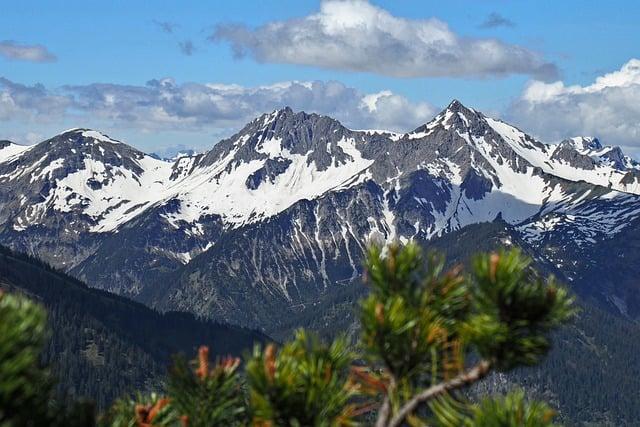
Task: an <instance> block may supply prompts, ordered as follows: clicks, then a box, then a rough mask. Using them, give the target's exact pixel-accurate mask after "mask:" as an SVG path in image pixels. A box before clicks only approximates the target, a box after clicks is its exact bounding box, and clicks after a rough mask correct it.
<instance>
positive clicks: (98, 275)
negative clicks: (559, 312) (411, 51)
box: [0, 101, 640, 329]
mask: <svg viewBox="0 0 640 427" xmlns="http://www.w3.org/2000/svg"><path fill="white" fill-rule="evenodd" d="M5 149H6V148H5ZM12 150H14V151H15V148H13V149H12ZM0 153H2V150H0ZM0 158H2V156H0ZM638 170H639V169H638V164H637V163H636V162H634V161H632V160H631V159H629V158H628V157H626V156H624V155H623V154H622V152H621V151H620V150H619V149H617V148H615V147H603V146H602V145H601V144H600V143H599V141H597V140H595V139H588V138H574V139H572V140H568V141H564V142H563V143H561V144H558V145H551V144H545V143H542V142H540V141H537V140H535V139H534V138H532V137H531V136H528V135H526V134H525V133H523V132H522V131H520V130H518V129H517V128H515V127H512V126H510V125H508V124H506V123H504V122H501V121H499V120H494V119H491V118H489V117H486V116H485V115H483V114H482V113H480V112H478V111H476V110H473V109H471V108H467V107H465V106H463V105H462V104H461V103H459V102H458V101H453V102H452V103H451V104H450V105H449V106H448V107H447V108H446V109H445V110H443V111H442V112H441V113H440V114H438V115H437V116H436V117H435V118H434V119H433V120H432V121H430V122H429V123H426V124H424V125H423V126H420V127H418V128H417V129H415V130H414V131H412V132H409V133H406V134H394V133H390V132H380V131H376V132H372V131H353V130H350V129H347V128H345V127H344V126H342V125H341V124H340V123H339V122H337V121H336V120H334V119H331V118H329V117H325V116H319V115H317V114H306V113H303V112H300V113H295V112H293V111H292V110H291V109H289V108H284V109H282V110H278V111H274V112H272V113H270V114H264V115H262V116H261V117H258V118H256V119H255V120H253V121H252V122H250V123H248V124H247V125H246V126H245V127H244V128H243V129H241V130H240V131H239V132H238V133H237V134H235V135H233V136H232V137H230V138H228V139H226V140H223V141H221V142H220V143H218V144H217V145H215V146H214V147H213V148H212V149H211V150H210V151H209V152H207V153H203V154H198V155H193V156H184V157H180V158H178V159H176V160H175V161H173V163H172V162H167V161H161V160H157V159H155V158H153V157H151V156H147V155H145V154H143V153H140V152H139V151H137V150H135V149H133V148H131V147H128V146H126V145H125V144H122V143H119V142H118V141H114V140H112V139H110V138H108V137H106V136H104V135H102V134H99V133H97V132H94V131H89V130H85V129H76V130H71V131H68V132H66V133H63V134H62V135H60V136H58V137H55V138H52V139H50V140H47V141H45V142H43V143H41V144H38V145H37V146H35V147H31V148H28V149H24V150H23V151H22V152H18V153H17V154H11V155H9V154H7V156H6V160H4V161H0V172H2V173H0V202H1V203H0V224H1V227H2V229H1V230H2V231H0V241H2V242H5V243H6V244H8V245H10V246H11V247H13V248H16V249H19V250H23V251H26V252H28V253H31V254H35V255H38V256H41V257H43V258H44V259H46V260H47V261H49V262H51V263H52V264H53V265H55V266H57V267H60V268H64V269H65V270H66V271H69V272H71V273H72V274H74V275H75V276H77V277H79V278H81V279H83V280H85V281H87V282H88V283H91V285H92V286H95V287H99V288H102V289H107V290H112V291H115V292H118V293H121V294H124V295H127V296H130V297H133V298H136V299H138V300H140V301H143V302H145V303H147V304H153V305H155V306H157V307H162V308H164V309H172V308H175V307H180V308H182V309H188V310H191V311H194V312H196V313H198V314H200V315H203V316H207V317H212V318H216V319H222V320H227V321H233V322H237V323H241V324H245V325H249V326H252V327H265V328H267V329H268V328H270V327H272V326H273V327H275V328H279V326H278V325H279V324H280V323H281V322H280V320H281V318H282V317H285V316H282V317H279V316H278V317H276V318H273V316H271V315H270V313H272V312H273V310H280V309H282V310H284V313H288V312H291V311H292V310H293V311H295V310H298V309H299V308H301V307H302V308H305V307H307V306H308V304H309V303H310V302H313V301H315V300H317V299H320V298H322V297H323V295H324V294H326V293H327V292H331V290H332V289H333V288H335V287H336V286H343V285H346V284H347V283H349V282H350V281H352V279H353V278H355V277H357V276H358V275H359V274H360V263H361V259H362V255H363V250H364V247H365V246H366V244H367V242H368V241H369V240H371V239H374V240H382V241H387V242H388V241H392V240H396V239H398V240H401V241H406V240H409V239H417V240H424V241H427V240H429V239H432V238H434V237H436V236H440V235H443V234H446V233H449V232H452V231H455V230H458V229H460V228H462V227H464V226H466V225H469V224H477V223H482V222H491V221H494V220H496V219H502V220H504V221H506V222H507V223H508V224H510V225H513V226H515V227H516V229H517V231H518V233H519V235H520V236H521V238H522V239H523V241H526V242H527V243H528V244H530V245H532V246H535V247H537V248H539V249H540V250H542V251H545V249H544V248H545V247H550V246H554V247H555V246H558V245H564V246H563V247H564V248H565V249H566V252H571V253H572V254H577V253H581V254H583V255H584V254H588V253H589V250H590V249H589V248H591V247H593V246H594V245H597V244H598V243H599V242H601V241H604V240H607V239H611V238H612V236H615V235H617V234H619V233H621V232H622V231H623V230H624V229H625V227H627V226H628V225H629V224H631V223H633V221H634V220H635V219H636V218H638V217H639V216H640V203H639V200H640V196H638V195H637V194H635V192H636V190H637V188H640V187H637V185H638V176H636V175H637V173H638ZM121 248H124V250H121ZM547 252H548V251H547ZM547 255H548V256H551V255H550V253H547ZM632 294H633V292H631V293H627V294H625V295H624V296H619V295H618V296H616V297H618V298H627V299H629V303H631V302H632V301H634V298H635V296H634V295H635V294H634V295H632ZM604 299H605V300H607V301H613V300H614V299H613V297H612V296H611V295H607V296H605V298H604ZM623 302H624V303H625V304H626V303H627V302H626V300H625V301H623ZM610 305H612V303H610ZM618 305H620V304H618ZM612 307H613V308H615V307H616V306H615V305H612Z"/></svg>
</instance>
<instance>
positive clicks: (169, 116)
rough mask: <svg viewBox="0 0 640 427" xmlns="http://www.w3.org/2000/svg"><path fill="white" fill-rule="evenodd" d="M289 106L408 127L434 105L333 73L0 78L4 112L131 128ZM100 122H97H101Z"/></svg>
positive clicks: (246, 116) (189, 124)
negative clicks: (259, 81) (90, 80)
mask: <svg viewBox="0 0 640 427" xmlns="http://www.w3.org/2000/svg"><path fill="white" fill-rule="evenodd" d="M284 106H291V107H292V108H293V109H294V110H304V111H307V112H317V113H321V114H326V115H330V116H332V117H335V118H337V119H338V120H340V121H342V122H343V123H344V124H345V125H346V126H349V127H352V128H358V129H363V128H366V129H371V128H382V129H390V130H401V131H406V130H410V129H413V128H415V127H417V126H419V125H420V124H421V123H423V122H425V121H427V120H428V119H430V118H431V117H433V115H434V114H435V113H436V110H435V108H434V107H433V106H432V105H430V104H428V103H424V102H417V103H416V102H411V101H410V100H408V99H407V98H405V97H403V96H400V95H397V94H394V93H392V92H390V91H382V92H379V93H374V94H366V93H362V92H360V91H358V90H357V89H354V88H352V87H348V86H346V85H344V84H343V83H340V82H335V81H327V82H324V81H314V82H296V81H293V82H282V83H277V84H273V85H269V86H258V87H244V86H239V85H222V84H199V83H184V84H179V83H176V82H175V81H174V80H172V79H161V80H151V81H149V82H147V84H145V85H142V86H134V85H118V84H104V83H94V84H89V85H75V86H64V87H61V88H56V89H49V88H45V87H44V86H42V85H35V86H26V85H22V84H19V83H15V82H12V81H10V80H8V79H5V78H0V120H2V121H10V120H12V121H16V120H23V121H31V122H42V121H44V122H54V121H55V120H61V119H65V120H67V121H69V120H72V121H73V122H74V124H75V125H76V126H85V125H88V126H90V127H91V126H94V127H95V126H99V125H100V123H103V124H105V123H106V124H108V125H109V126H110V127H121V128H133V129H137V130H140V131H145V132H147V131H148V132H154V131H163V130H172V131H175V130H177V131H189V132H202V131H203V130H215V129H234V130H237V129H239V128H240V127H241V126H242V125H244V124H245V123H246V122H248V121H250V120H251V119H253V118H254V117H256V116H258V115H260V114H262V113H264V112H268V111H272V110H274V109H277V108H281V107H284ZM97 122H98V123H97ZM96 123H97V124H96Z"/></svg>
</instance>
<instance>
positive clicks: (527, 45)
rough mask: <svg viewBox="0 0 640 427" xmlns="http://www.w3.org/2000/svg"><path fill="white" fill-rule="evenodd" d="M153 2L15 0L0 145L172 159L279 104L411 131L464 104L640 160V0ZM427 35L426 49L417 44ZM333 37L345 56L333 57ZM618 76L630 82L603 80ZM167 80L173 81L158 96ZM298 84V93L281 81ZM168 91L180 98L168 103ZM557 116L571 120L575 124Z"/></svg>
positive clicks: (8, 14)
mask: <svg viewBox="0 0 640 427" xmlns="http://www.w3.org/2000/svg"><path fill="white" fill-rule="evenodd" d="M145 3H147V2H131V1H129V2H124V1H111V2H97V1H65V2H62V1H49V2H43V1H37V2H36V1H21V2H12V3H11V4H9V3H8V2H7V3H5V4H3V11H2V13H1V14H0V77H1V78H3V80H0V138H3V137H4V138H11V139H14V140H17V141H19V142H23V143H24V142H34V141H37V140H38V139H39V138H42V139H44V138H46V137H49V136H52V135H53V134H55V133H56V132H59V131H61V130H63V129H65V128H68V127H74V126H86V127H94V128H98V129H100V130H103V131H105V132H106V133H109V134H110V135H111V136H113V137H116V138H122V139H125V140H126V141H127V142H129V143H131V144H132V145H135V146H137V147H140V148H141V149H144V150H145V151H158V152H165V151H166V152H167V153H168V152H170V151H171V150H175V149H176V148H179V147H181V146H185V147H194V148H197V149H204V148H208V147H210V146H211V145H213V144H214V143H215V142H216V141H217V140H218V139H219V138H220V137H222V136H226V135H229V134H230V133H232V132H233V131H234V130H237V129H239V128H240V127H241V126H242V125H243V123H245V122H246V121H248V120H249V119H250V118H251V117H252V116H254V115H257V114H259V113H260V112H263V110H271V109H274V108H278V107H281V106H282V105H281V104H282V103H291V104H294V105H292V107H293V108H294V109H305V110H315V111H318V112H320V113H324V114H330V115H333V116H335V117H336V118H338V119H340V120H342V121H343V122H345V123H346V124H347V125H349V126H351V127H357V128H360V127H380V126H383V127H388V128H394V129H395V130H409V129H411V128H414V127H417V126H419V125H420V124H421V122H422V121H425V120H428V118H430V116H432V115H433V114H434V113H435V112H436V111H437V110H438V109H439V108H442V107H443V106H446V104H447V103H448V102H449V101H450V100H451V99H453V98H457V99H460V100H461V101H462V102H463V103H465V104H467V105H469V106H472V107H474V108H476V109H479V110H481V111H484V112H485V113H487V114H489V115H493V116H499V117H502V118H503V119H505V120H508V121H510V122H513V123H514V124H516V125H519V126H521V127H522V128H523V129H524V130H525V131H528V132H531V133H533V134H534V135H536V136H538V137H540V138H543V139H545V140H550V141H553V140H557V139H560V138H562V137H568V136H572V135H574V134H577V133H588V134H595V136H599V137H601V138H602V139H603V140H604V142H605V143H610V144H617V145H622V146H624V147H625V149H627V150H628V151H629V152H631V153H635V152H637V151H638V150H639V149H640V130H639V127H640V125H638V123H640V111H638V107H636V106H634V105H630V103H631V102H632V101H633V100H635V99H637V95H638V94H640V89H638V88H639V86H640V77H639V76H640V72H638V73H636V70H635V67H634V66H633V63H632V64H631V65H630V66H628V67H627V69H623V67H624V65H625V64H629V62H630V61H632V60H634V59H635V58H640V52H638V49H639V48H638V46H640V31H638V30H637V17H638V16H640V2H635V1H611V2H601V1H584V0H582V1H567V0H565V1H535V2H533V1H532V2H524V1H508V0H484V1H477V0H476V1H455V2H442V1H409V0H405V1H371V2H369V3H365V2H363V1H356V0H353V1H348V2H347V6H348V7H338V6H336V7H333V6H335V5H336V4H337V3H339V2H336V1H333V2H332V1H327V2H324V4H321V3H320V2H318V1H300V0H297V1H288V0H287V1H278V2H264V1H246V0H236V1H233V2H223V1H215V2H210V1H173V2H170V1H164V2H154V3H153V4H152V5H150V4H145ZM330 9H331V11H330V12H327V11H329V10H330ZM322 13H324V15H323V16H324V18H322V19H320V22H322V25H333V24H335V23H336V22H338V24H337V25H339V26H344V25H347V26H349V25H351V24H353V22H351V23H349V22H347V21H349V20H350V19H351V20H353V19H356V20H362V22H360V21H359V22H358V23H357V25H361V26H362V31H360V30H358V31H356V32H348V33H344V32H343V30H342V29H338V30H335V31H334V30H326V29H323V28H320V29H319V28H318V26H317V25H316V23H317V22H318V20H317V19H315V18H317V17H318V15H319V14H322ZM314 17H315V18H314ZM387 18H388V19H387ZM343 19H346V20H347V21H344V22H347V24H345V23H344V22H343ZM390 19H391V20H394V21H390ZM389 22H391V23H389ZM274 25H279V27H278V28H279V29H278V30H274V29H273V28H274V27H273V26H274ZM322 25H321V26H322ZM354 25H356V24H354ZM357 25H356V26H355V27H354V28H356V29H358V28H359V27H357ZM341 28H342V27H341ZM443 28H444V30H443ZM396 30H397V31H398V34H394V32H395V31H396ZM350 31H351V30H350ZM425 32H426V34H427V38H428V40H427V41H426V42H424V43H422V44H421V43H414V42H412V39H411V38H412V37H414V38H415V37H416V36H417V35H418V34H424V33H425ZM442 32H444V33H446V34H445V35H444V36H442V37H444V38H445V39H446V40H448V41H447V42H446V43H445V46H444V47H443V46H442V45H441V43H440V40H439V39H438V37H440V36H441V33H442ZM214 34H215V35H216V36H215V37H214V40H211V36H212V35H214ZM301 34H302V36H303V37H305V40H306V41H305V43H306V44H304V45H302V44H301V43H299V39H298V37H301ZM345 34H346V35H345ZM360 36H362V40H360V39H358V38H359V37H360ZM405 36H406V38H404V37H405ZM314 37H315V38H316V39H317V40H314V39H313V38H314ZM433 37H435V38H436V39H438V40H436V41H435V42H434V41H433ZM352 39H357V40H355V41H353V42H352ZM451 40H453V41H451ZM487 41H491V42H495V46H493V47H491V50H490V51H487V54H482V55H479V56H478V57H476V58H474V59H471V60H467V59H465V58H466V57H468V56H469V55H470V54H474V53H475V52H477V51H478V47H479V46H482V43H485V42H487ZM433 43H440V44H438V46H436V47H433V46H435V45H434V44H433ZM328 44H331V45H334V46H343V47H344V49H341V51H340V52H337V51H335V52H334V51H331V49H326V51H325V50H324V46H326V45H328ZM234 48H235V51H234ZM432 48H433V51H434V52H435V53H433V52H431V49H432ZM447 49H451V50H452V51H451V52H449V51H447ZM238 51H241V52H242V53H243V55H242V56H241V57H239V56H238V55H237V53H238ZM365 51H366V54H364V53H363V52H365ZM430 52H431V53H430ZM514 52H516V53H517V55H519V56H518V58H514V55H513V54H514ZM343 54H344V55H343ZM449 54H451V55H454V56H455V55H462V56H463V57H462V58H458V59H455V60H449V59H447V58H448V56H449ZM412 55H413V56H419V57H420V58H421V59H420V61H413V60H412ZM436 55H437V56H436ZM494 56H495V58H493V57H494ZM487 57H492V58H493V59H491V60H488V59H486V58H487ZM443 58H444V59H443ZM496 58H497V59H496ZM396 61H397V62H396ZM438 61H440V62H438ZM416 62H417V63H416ZM436 62H438V65H433V64H435V63H436ZM540 70H543V71H540ZM621 70H622V71H621ZM614 72H618V73H622V74H623V76H622V77H621V76H617V77H616V76H613V78H610V79H609V81H611V82H612V83H608V84H605V85H604V86H603V85H601V86H602V87H600V86H598V87H595V86H594V82H595V81H596V79H597V78H598V77H601V76H605V75H607V74H610V73H614ZM162 79H171V80H165V81H164V82H165V83H163V84H160V83H156V86H155V89H149V84H148V82H150V81H152V80H156V81H157V82H162V81H163V80H162ZM291 81H297V82H301V86H299V87H298V86H296V87H295V88H293V89H296V90H293V89H292V88H288V89H287V88H285V89H283V88H282V87H279V88H278V89H274V88H273V87H272V85H274V84H276V83H281V84H285V83H286V82H291ZM620 81H622V83H619V82H620ZM167 82H171V83H170V84H171V85H170V87H169V86H167V85H168V83H167ZM310 82H319V83H322V84H318V85H316V86H315V87H312V86H311V85H310ZM534 82H537V83H534ZM559 82H560V83H559ZM96 83H99V84H103V86H100V87H96ZM329 83H338V84H339V85H338V86H335V85H331V84H329ZM207 84H209V85H214V86H213V87H214V89H211V87H212V86H204V85H207ZM105 85H107V86H105ZM219 85H224V86H222V89H220V88H219V87H218V86H219ZM229 85H237V87H236V90H235V91H232V90H231V89H230V86H229ZM532 85H533V86H532ZM559 85H562V86H561V87H560V86H559ZM152 86H153V85H152ZM263 86H267V87H270V89H265V90H262V91H261V90H259V88H260V87H263ZM531 87H533V88H534V89H535V90H532V89H530V88H531ZM572 87H577V88H578V89H571V88H572ZM158 88H161V89H158ZM589 88H590V89H589ZM550 91H551V92H550ZM302 92H304V93H302ZM167 93H170V94H171V95H170V97H171V99H172V102H174V103H177V104H171V105H167V103H166V102H165V101H166V97H167V96H169V95H167ZM549 93H551V95H549ZM372 94H382V97H380V96H378V98H376V99H379V100H380V104H379V105H378V106H377V107H376V106H375V105H374V108H373V110H371V111H369V110H367V108H365V107H363V100H364V99H369V100H371V99H372V98H371V97H369V98H366V97H367V96H368V95H372ZM3 99H4V105H3V104H2V102H3V101H2V100H3ZM114 99H115V101H114ZM159 99H160V100H162V101H158V100H159ZM194 99H201V100H200V101H197V102H196V103H195V104H193V105H192V104H190V103H193V102H194V101H193V100H194ZM205 99H206V101H205ZM105 100H107V101H109V102H111V104H109V105H106V104H105V102H106V101H105ZM382 101H384V105H383V102H382ZM155 103H158V104H157V105H156V104H155ZM107 104H108V103H107ZM178 104H179V105H178ZM196 104H197V105H196ZM296 104H297V105H296ZM638 104H640V102H638ZM238 105H240V106H241V107H238ZM46 106H48V107H46ZM374 110H375V111H374ZM559 115H570V116H571V117H570V118H568V119H567V122H568V123H563V121H562V120H560V119H559Z"/></svg>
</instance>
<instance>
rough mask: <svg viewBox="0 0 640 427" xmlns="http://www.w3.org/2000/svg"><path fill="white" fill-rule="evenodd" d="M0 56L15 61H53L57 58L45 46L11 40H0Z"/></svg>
mask: <svg viewBox="0 0 640 427" xmlns="http://www.w3.org/2000/svg"><path fill="white" fill-rule="evenodd" d="M0 56H4V57H5V58H7V59H12V60H16V61H30V62H53V61H55V60H56V59H57V58H56V56H55V55H54V54H52V53H51V52H49V50H47V48H46V47H44V46H42V45H39V44H36V45H26V44H20V43H17V42H15V41H13V40H1V41H0Z"/></svg>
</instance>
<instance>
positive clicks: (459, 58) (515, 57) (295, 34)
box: [210, 0, 557, 81]
mask: <svg viewBox="0 0 640 427" xmlns="http://www.w3.org/2000/svg"><path fill="white" fill-rule="evenodd" d="M210 40H212V41H218V42H228V43H230V45H231V47H232V49H233V51H234V53H235V55H236V56H238V57H244V56H251V57H253V58H255V59H256V60H257V61H259V62H263V63H286V64H301V65H310V66H317V67H321V68H328V69H337V70H347V71H365V72H371V73H376V74H382V75H386V76H392V77H488V76H498V77H500V76H506V75H510V74H525V75H531V76H534V77H535V78H536V79H539V80H544V81H547V80H550V79H553V78H556V77H557V68H556V66H555V65H554V64H552V63H549V62H545V60H544V59H543V58H542V57H541V56H540V55H539V54H537V53H535V52H532V51H531V50H529V49H526V48H524V47H521V46H517V45H513V44H508V43H504V42H502V41H499V40H496V39H491V38H472V37H462V36H459V35H457V34H455V33H454V32H453V31H451V29H449V27H448V26H447V24H446V23H444V22H442V21H440V20H438V19H435V18H431V19H406V18H400V17H395V16H393V15H391V14H390V13H389V12H387V11H386V10H384V9H382V8H379V7H376V6H374V5H372V4H370V3H368V2H367V1H364V0H346V1H341V0H326V1H323V2H322V3H321V6H320V11H319V12H318V13H315V14H312V15H309V16H307V17H304V18H301V19H292V20H287V21H276V22H271V23H268V24H266V25H263V26H261V27H258V28H255V29H252V28H249V27H247V26H245V25H241V24H225V25H219V26H217V27H216V29H215V31H214V32H213V34H212V35H211V37H210Z"/></svg>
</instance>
